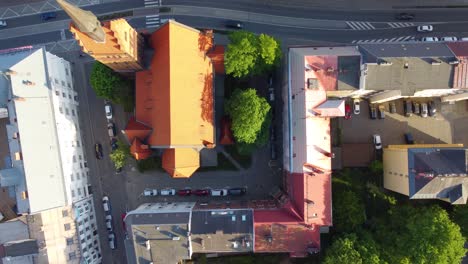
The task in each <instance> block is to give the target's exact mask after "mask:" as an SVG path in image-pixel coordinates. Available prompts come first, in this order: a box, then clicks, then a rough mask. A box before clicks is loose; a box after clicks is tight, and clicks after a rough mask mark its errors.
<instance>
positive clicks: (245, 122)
mask: <svg viewBox="0 0 468 264" xmlns="http://www.w3.org/2000/svg"><path fill="white" fill-rule="evenodd" d="M225 108H226V109H225V110H226V113H227V114H228V115H229V116H230V117H231V120H232V126H231V127H232V132H233V134H234V137H235V139H236V140H237V141H238V142H242V143H248V144H252V143H256V142H257V141H258V140H262V139H263V137H260V136H259V135H260V134H261V130H262V126H263V124H264V123H265V122H269V120H268V116H269V115H268V112H269V111H270V108H271V107H270V105H269V104H268V102H267V101H266V99H265V98H263V97H259V96H258V95H257V92H256V91H255V89H252V88H249V89H246V90H241V89H236V90H234V92H233V93H232V95H231V97H230V98H229V100H227V102H226V104H225Z"/></svg>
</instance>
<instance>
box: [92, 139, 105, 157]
mask: <svg viewBox="0 0 468 264" xmlns="http://www.w3.org/2000/svg"><path fill="white" fill-rule="evenodd" d="M94 151H95V152H96V158H97V159H102V158H103V156H104V155H103V154H102V145H101V144H100V143H96V144H95V145H94Z"/></svg>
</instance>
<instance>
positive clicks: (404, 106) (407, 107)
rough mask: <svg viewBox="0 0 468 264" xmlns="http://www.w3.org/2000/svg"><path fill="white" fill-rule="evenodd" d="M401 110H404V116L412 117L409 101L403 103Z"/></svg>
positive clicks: (411, 107)
mask: <svg viewBox="0 0 468 264" xmlns="http://www.w3.org/2000/svg"><path fill="white" fill-rule="evenodd" d="M403 108H404V109H405V116H406V117H410V116H412V115H413V105H412V103H411V101H404V102H403Z"/></svg>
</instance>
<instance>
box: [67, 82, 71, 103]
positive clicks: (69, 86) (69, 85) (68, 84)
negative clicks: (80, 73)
mask: <svg viewBox="0 0 468 264" xmlns="http://www.w3.org/2000/svg"><path fill="white" fill-rule="evenodd" d="M67 86H68V88H71V84H70V83H69V82H67ZM70 99H71V97H70Z"/></svg>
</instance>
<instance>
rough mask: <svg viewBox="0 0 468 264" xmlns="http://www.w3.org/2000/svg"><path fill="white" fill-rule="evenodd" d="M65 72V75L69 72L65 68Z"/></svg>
mask: <svg viewBox="0 0 468 264" xmlns="http://www.w3.org/2000/svg"><path fill="white" fill-rule="evenodd" d="M65 74H66V75H67V76H68V74H69V73H68V69H67V68H65Z"/></svg>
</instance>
